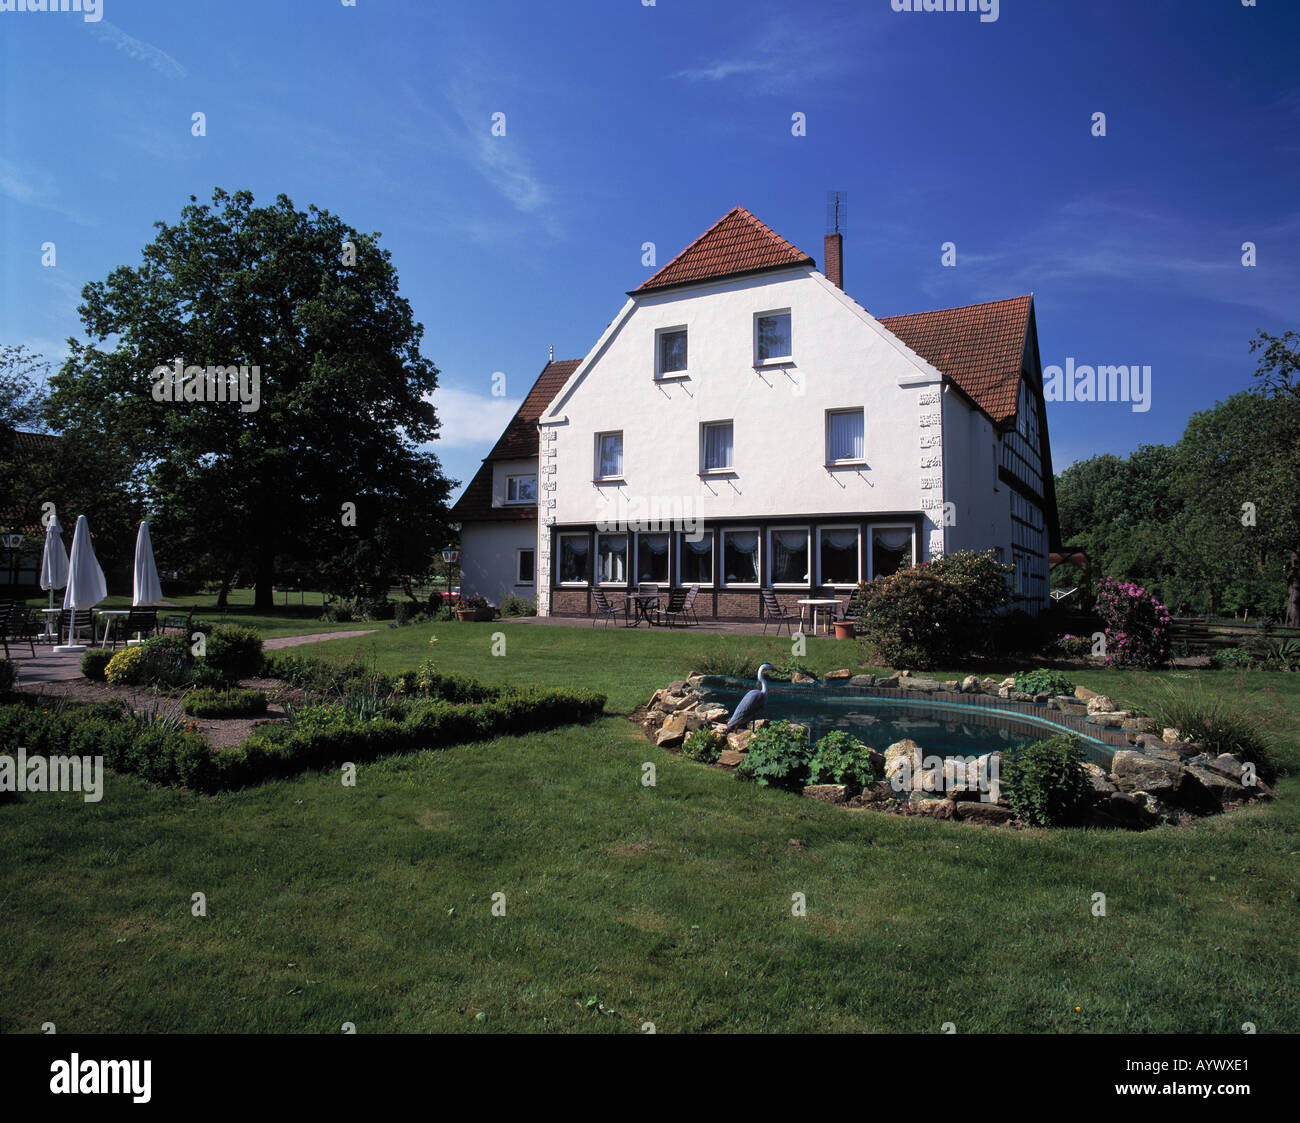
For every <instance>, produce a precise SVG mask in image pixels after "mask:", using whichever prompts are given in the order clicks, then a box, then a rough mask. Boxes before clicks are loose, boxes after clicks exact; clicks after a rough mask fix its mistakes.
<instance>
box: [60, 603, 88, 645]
mask: <svg viewBox="0 0 1300 1123" xmlns="http://www.w3.org/2000/svg"><path fill="white" fill-rule="evenodd" d="M83 629H85V630H88V631H89V632H90V639H91V642H92V643H93V642H94V639H95V617H94V614H93V613H92V612H91V610H90V609H89V608H79V609H71V608H65V609H64V610H63V611H62V612H60V613H59V627H58V630H57V632H56V635H57V636H60V637H63V639H64V640H65V641H66V642H68V643H71V642H72V636H73V634H74V633H75V634H76V635H77V636H78V637H80V635H81V632H82V630H83Z"/></svg>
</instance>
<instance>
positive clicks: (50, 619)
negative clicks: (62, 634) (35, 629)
mask: <svg viewBox="0 0 1300 1123" xmlns="http://www.w3.org/2000/svg"><path fill="white" fill-rule="evenodd" d="M62 611H63V609H61V608H42V609H41V615H42V616H44V617H45V631H43V632H42V633H41V638H42V639H58V638H59V633H58V632H56V631H55V630H54V625H55V624H56V623H58V619H59V613H61V612H62Z"/></svg>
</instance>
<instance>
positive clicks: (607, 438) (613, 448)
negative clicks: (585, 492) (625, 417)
mask: <svg viewBox="0 0 1300 1123" xmlns="http://www.w3.org/2000/svg"><path fill="white" fill-rule="evenodd" d="M622 474H623V434H622V432H618V433H601V434H600V436H599V437H597V438H596V478H597V479H598V480H609V479H617V478H618V477H620V476H622Z"/></svg>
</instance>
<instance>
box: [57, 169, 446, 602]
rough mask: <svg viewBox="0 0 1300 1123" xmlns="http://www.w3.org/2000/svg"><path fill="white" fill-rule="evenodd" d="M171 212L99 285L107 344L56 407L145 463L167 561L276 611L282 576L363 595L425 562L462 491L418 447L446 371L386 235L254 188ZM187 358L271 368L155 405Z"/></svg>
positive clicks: (141, 468) (63, 382) (73, 370)
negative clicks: (244, 385) (433, 353)
mask: <svg viewBox="0 0 1300 1123" xmlns="http://www.w3.org/2000/svg"><path fill="white" fill-rule="evenodd" d="M156 226H157V229H158V233H157V236H156V237H155V238H154V240H153V241H152V242H151V243H149V245H147V246H145V248H144V250H143V261H142V262H141V264H140V265H138V266H135V267H130V266H122V267H120V268H118V269H116V270H114V271H113V272H112V273H111V274H110V275H109V277H108V278H107V279H106V280H104V281H99V282H95V283H93V284H90V285H87V286H86V288H85V289H84V290H83V294H82V295H83V298H84V303H83V304H82V305H81V307H80V309H79V312H80V314H81V317H82V321H83V323H84V324H85V327H86V329H87V332H88V334H89V336H90V341H89V342H85V343H83V342H79V341H76V340H72V341H70V347H71V355H70V357H69V358H68V360H67V362H66V363H65V364H64V365H63V368H62V369H61V370H60V372H59V373H58V374H57V375H56V376H55V377H54V379H53V393H52V395H51V403H50V415H51V418H52V420H53V421H54V422H55V423H56V424H59V425H63V426H71V427H74V428H75V429H76V430H77V431H79V432H83V433H93V434H95V435H96V436H97V438H98V439H99V440H100V441H102V443H103V445H104V446H105V447H108V448H113V449H120V450H122V451H123V452H124V454H126V455H127V456H129V457H130V458H131V459H132V461H133V462H134V463H135V464H136V465H137V470H138V474H139V477H140V478H141V479H142V480H143V481H144V484H145V486H146V489H147V492H148V501H149V504H150V507H151V509H152V511H153V513H154V516H155V524H154V533H155V538H156V539H157V541H158V544H159V549H160V554H165V555H166V556H167V558H169V559H170V561H167V562H164V561H163V559H162V557H160V564H162V565H163V566H164V568H167V567H170V566H176V567H177V568H185V569H187V570H189V571H191V572H195V573H199V574H203V575H205V576H209V577H215V578H217V579H219V580H221V581H222V582H223V595H224V591H225V588H226V587H228V586H229V584H230V583H231V582H232V581H234V580H236V579H238V580H240V581H243V582H247V583H252V584H254V585H255V586H256V596H255V604H256V606H257V607H258V608H262V609H265V608H269V607H270V606H271V604H272V595H273V588H274V584H275V583H276V581H277V576H278V575H279V576H281V577H287V578H289V579H294V580H301V579H319V580H324V581H328V582H329V587H331V588H332V589H333V590H334V591H338V592H341V593H344V594H349V595H357V594H361V593H374V592H379V591H381V590H386V589H387V587H388V585H389V583H390V581H391V580H392V578H393V577H394V576H395V575H397V574H400V573H403V572H407V571H409V568H410V566H411V560H412V559H413V558H419V559H421V561H422V562H427V557H428V555H429V553H430V552H431V551H432V550H433V549H434V548H435V547H436V546H437V545H438V544H440V542H441V539H442V538H443V536H444V534H445V525H446V523H445V518H446V499H447V495H448V492H449V489H450V486H451V483H450V481H448V480H447V479H446V478H445V477H444V476H443V474H442V471H441V468H440V466H439V463H438V460H437V458H436V457H435V456H433V455H431V454H429V453H427V452H423V451H421V450H420V447H419V446H421V445H423V444H425V443H426V442H428V441H430V440H432V439H434V438H435V437H436V436H437V431H438V421H437V419H436V417H435V415H434V411H433V407H432V406H431V405H430V404H429V403H428V401H427V400H426V396H427V395H428V394H429V393H430V392H431V391H432V390H433V389H434V387H435V386H436V384H437V376H438V371H437V368H436V367H435V366H434V365H433V364H432V363H431V362H430V361H429V360H428V359H426V358H425V357H424V356H423V355H422V354H421V353H420V343H421V340H422V337H423V334H424V329H423V327H422V326H421V325H420V324H419V323H417V322H416V321H415V319H414V317H413V316H412V312H411V308H410V305H409V304H408V302H407V301H406V300H405V299H404V298H402V297H401V296H400V295H399V293H398V280H397V273H396V271H395V270H394V268H393V266H392V263H391V259H390V258H391V255H390V254H389V253H388V251H386V250H382V249H380V247H379V245H378V235H363V234H360V233H358V232H357V231H356V230H355V229H353V228H352V227H350V226H348V225H347V224H346V223H344V222H343V221H342V220H340V219H339V218H337V217H336V216H334V215H332V214H331V213H329V212H328V211H323V210H319V209H317V208H316V207H315V206H312V207H309V208H308V210H307V211H300V210H298V209H296V208H295V207H294V205H293V203H292V202H291V201H290V200H289V199H288V198H286V197H285V196H283V195H280V196H278V197H277V199H276V201H275V203H274V204H272V205H270V206H263V207H258V206H255V205H254V200H253V196H252V194H251V193H249V192H247V191H240V192H236V193H235V194H233V195H231V194H227V193H226V192H224V191H222V190H217V191H215V192H214V193H213V197H212V203H211V205H207V204H199V203H198V202H197V200H195V199H194V198H193V197H191V201H190V205H189V206H187V207H185V208H184V210H183V211H182V213H181V217H180V221H179V222H177V223H176V224H174V225H167V224H165V223H161V222H160V223H157V224H156ZM177 359H179V360H180V361H181V365H182V368H184V367H189V366H198V367H204V368H207V367H210V366H215V367H230V366H235V365H241V366H245V367H248V368H250V373H251V368H252V367H257V368H258V372H259V375H260V386H259V390H260V402H259V404H258V408H257V409H256V410H245V409H241V408H240V404H239V403H237V402H220V401H178V402H171V401H158V400H155V396H154V393H153V390H154V386H155V382H156V379H155V377H154V375H153V373H152V372H153V371H154V370H155V368H157V367H160V366H164V365H171V364H173V363H174V362H175V361H176V360H177ZM349 505H354V506H349ZM417 568H418V567H417Z"/></svg>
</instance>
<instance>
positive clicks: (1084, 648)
mask: <svg viewBox="0 0 1300 1123" xmlns="http://www.w3.org/2000/svg"><path fill="white" fill-rule="evenodd" d="M1056 650H1057V651H1059V652H1060V653H1061V654H1062V655H1064V656H1066V657H1067V658H1069V659H1085V658H1087V656H1088V655H1089V654H1090V653H1091V651H1092V639H1091V638H1090V637H1089V636H1072V635H1064V636H1062V637H1061V638H1060V639H1058V640H1057V641H1056Z"/></svg>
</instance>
